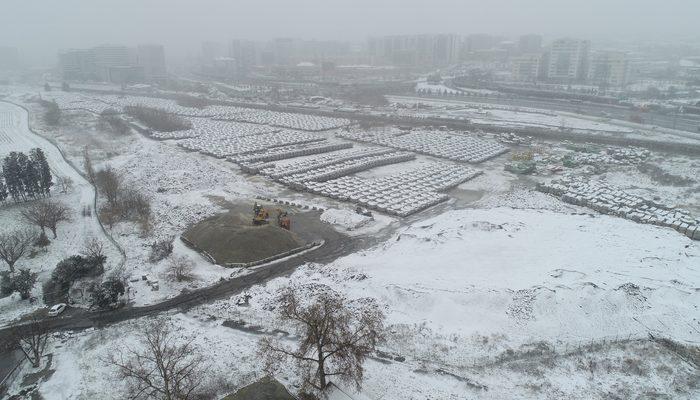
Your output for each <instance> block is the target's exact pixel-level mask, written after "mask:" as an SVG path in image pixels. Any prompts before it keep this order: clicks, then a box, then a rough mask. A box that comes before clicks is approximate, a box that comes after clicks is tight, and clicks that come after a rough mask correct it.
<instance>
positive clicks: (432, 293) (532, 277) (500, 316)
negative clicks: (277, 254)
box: [40, 207, 700, 400]
mask: <svg viewBox="0 0 700 400" xmlns="http://www.w3.org/2000/svg"><path fill="white" fill-rule="evenodd" d="M699 257H700V249H699V248H698V246H697V245H696V244H694V243H692V242H690V241H689V240H688V239H687V238H685V237H683V236H681V235H679V234H677V233H676V232H674V231H672V230H670V229H664V228H658V227H654V226H648V225H639V224H635V223H632V222H629V221H626V220H623V219H620V218H614V217H607V216H591V215H587V214H579V213H573V214H571V213H563V212H555V211H549V210H533V209H513V208H505V207H498V208H493V209H476V210H455V211H451V212H447V213H444V214H442V215H439V216H437V217H434V218H430V219H428V220H424V221H419V222H416V223H414V224H412V225H410V226H408V227H405V228H403V229H401V230H400V231H399V232H397V234H396V235H394V237H392V238H391V239H389V240H387V241H386V242H384V243H382V244H380V245H378V246H376V247H375V248H372V249H369V250H367V251H363V252H360V253H357V254H353V255H349V256H347V257H344V258H342V259H340V260H338V261H336V262H334V263H332V264H330V265H306V266H304V267H301V268H300V269H298V270H297V271H296V272H295V273H294V274H292V275H291V276H290V277H283V278H277V279H275V280H273V281H270V282H269V283H267V284H265V285H260V286H256V287H253V288H251V289H250V290H248V291H247V293H248V294H250V295H251V296H252V298H251V301H250V306H249V307H241V306H236V305H235V298H236V297H234V298H232V299H231V300H224V301H219V302H216V303H213V304H211V305H206V306H201V307H199V308H197V309H195V310H192V311H191V312H189V313H187V314H177V315H173V316H172V319H173V321H174V323H175V324H176V326H178V328H179V335H180V336H182V337H183V338H185V337H192V338H195V340H196V343H197V344H198V345H200V346H201V347H203V348H204V349H205V352H206V353H208V354H217V355H219V356H217V357H212V358H211V361H212V363H214V365H215V368H213V369H212V370H213V371H216V372H217V373H218V374H222V375H224V377H225V379H227V380H228V381H229V382H231V383H232V384H233V385H234V386H236V387H240V386H243V385H245V384H247V383H250V382H251V381H253V380H255V379H256V378H257V377H259V376H261V374H262V372H261V370H260V365H259V364H258V362H257V359H256V355H255V344H256V342H257V340H258V338H259V336H260V334H259V333H251V332H245V331H240V330H235V329H231V328H226V327H223V326H222V325H221V322H222V321H224V320H243V321H245V322H246V323H248V324H250V325H257V326H259V327H261V329H262V331H263V332H265V331H268V332H270V331H272V330H273V329H284V327H281V326H280V325H279V324H278V323H276V322H275V321H274V320H273V319H271V318H270V317H271V315H272V311H271V310H272V309H273V307H274V300H273V299H274V296H275V295H276V291H277V290H278V289H279V288H281V287H284V286H286V285H289V284H305V283H309V282H313V283H315V284H319V283H320V284H325V285H328V286H330V287H332V288H333V289H335V290H338V291H341V292H342V293H344V294H345V295H346V296H348V297H350V298H359V297H372V298H375V299H377V300H378V301H379V302H380V304H381V305H382V306H383V309H384V312H385V313H386V315H387V325H388V326H387V340H386V342H384V343H382V344H381V346H380V347H381V349H382V351H385V352H388V353H390V354H394V355H400V356H403V357H405V360H404V361H400V362H388V363H387V362H380V361H378V360H370V361H368V362H367V363H366V369H367V370H366V380H365V385H364V387H363V392H362V394H363V395H364V396H366V397H367V398H370V399H378V398H390V399H406V398H435V399H463V398H486V399H500V398H572V399H591V398H596V399H603V398H609V397H608V396H610V395H611V394H619V395H621V397H622V398H634V397H636V396H638V395H641V394H643V393H645V392H648V391H649V390H654V391H656V392H658V393H660V394H666V395H671V396H672V397H673V398H681V399H686V398H687V399H690V398H695V396H697V395H698V394H699V393H698V392H697V387H694V386H693V385H692V380H693V379H694V377H696V376H697V375H695V374H697V371H696V370H695V369H694V368H693V367H692V366H691V365H689V364H686V363H684V362H683V361H681V360H680V359H678V358H677V357H675V356H674V355H673V354H672V353H669V352H666V351H664V350H663V349H662V348H659V347H658V346H657V345H655V344H653V343H649V342H645V341H643V340H636V338H645V337H646V336H647V334H648V333H653V334H655V335H661V336H665V337H671V338H674V339H676V340H679V341H681V342H686V343H698V342H699V341H700V321H698V314H697V307H698V305H700V297H698V291H697V287H698V284H699V282H700V273H699V272H698V271H697V267H696V265H697V260H698V258H699ZM139 324H140V322H139V321H135V322H133V323H123V324H119V325H115V326H112V327H109V328H106V329H103V330H99V331H94V332H88V333H82V334H78V335H76V337H74V338H72V339H69V340H67V341H66V343H64V344H62V345H61V348H59V349H56V350H55V357H54V362H55V363H56V364H55V367H56V368H59V369H58V370H57V373H56V374H54V375H53V376H52V377H51V378H50V379H49V380H48V382H46V383H44V384H43V385H41V386H40V387H41V389H40V390H41V393H42V395H44V396H45V398H46V399H47V400H52V399H63V398H73V397H85V396H87V397H88V398H96V399H100V398H113V397H112V396H113V395H114V393H110V394H109V395H105V394H104V393H103V392H100V390H98V389H97V388H100V387H112V388H114V389H113V390H115V391H116V390H119V388H121V386H120V385H119V384H118V382H117V381H116V380H115V379H114V378H113V373H110V372H111V371H112V370H111V369H110V367H109V366H108V365H107V364H105V363H104V362H103V361H102V360H104V359H105V358H106V356H107V355H108V354H110V352H112V351H113V349H115V348H117V347H119V348H123V346H125V345H127V344H130V343H133V341H134V333H133V332H134V329H133V327H135V326H138V325H139ZM538 349H539V350H538ZM542 349H544V350H542ZM540 352H543V354H540ZM234 371H235V373H234ZM213 375H214V374H213ZM387 377H391V379H387ZM212 378H213V376H212ZM278 378H279V379H281V380H282V381H283V382H285V383H287V384H288V385H289V386H290V387H291V388H292V389H293V388H294V387H295V385H296V384H298V381H297V379H296V377H294V376H293V374H291V373H288V374H284V373H283V374H282V376H279V377H278ZM671 382H674V383H671ZM483 387H485V388H486V389H484V388H483ZM693 387H694V389H693ZM346 389H347V388H346Z"/></svg>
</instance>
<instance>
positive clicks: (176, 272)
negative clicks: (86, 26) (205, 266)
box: [168, 257, 194, 282]
mask: <svg viewBox="0 0 700 400" xmlns="http://www.w3.org/2000/svg"><path fill="white" fill-rule="evenodd" d="M192 270H194V262H192V260H191V259H189V258H187V257H172V258H171V259H170V262H169V263H168V277H170V278H171V279H173V280H175V281H177V282H187V281H191V280H192V279H193V278H194V275H192Z"/></svg>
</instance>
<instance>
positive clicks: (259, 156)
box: [228, 140, 352, 174]
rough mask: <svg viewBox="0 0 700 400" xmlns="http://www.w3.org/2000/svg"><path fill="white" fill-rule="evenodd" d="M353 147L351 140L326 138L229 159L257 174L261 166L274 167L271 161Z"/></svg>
mask: <svg viewBox="0 0 700 400" xmlns="http://www.w3.org/2000/svg"><path fill="white" fill-rule="evenodd" d="M351 147H352V143H349V142H332V141H325V140H324V141H319V142H312V143H303V144H294V145H289V146H283V147H273V148H269V149H266V150H264V151H261V152H258V153H253V154H245V155H237V156H233V157H229V159H228V160H229V161H231V162H235V163H237V164H240V165H241V167H245V168H247V172H249V173H255V174H257V173H259V170H260V168H263V167H265V168H274V165H270V164H269V162H270V161H278V160H286V159H288V158H295V157H304V156H310V155H314V154H321V153H328V152H332V151H338V150H342V149H349V148H351Z"/></svg>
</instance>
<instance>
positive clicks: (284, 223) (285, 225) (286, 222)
mask: <svg viewBox="0 0 700 400" xmlns="http://www.w3.org/2000/svg"><path fill="white" fill-rule="evenodd" d="M277 225H278V226H279V227H280V228H282V229H286V230H289V229H291V227H292V220H291V219H289V215H287V212H286V211H282V210H280V209H277Z"/></svg>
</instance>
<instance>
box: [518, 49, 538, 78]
mask: <svg viewBox="0 0 700 400" xmlns="http://www.w3.org/2000/svg"><path fill="white" fill-rule="evenodd" d="M541 61H542V54H541V53H532V54H523V55H520V56H517V57H513V58H512V59H511V73H512V76H513V80H516V81H520V82H534V81H536V80H538V78H539V77H540V75H541V67H542V64H541Z"/></svg>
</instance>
